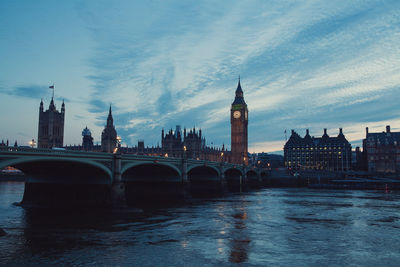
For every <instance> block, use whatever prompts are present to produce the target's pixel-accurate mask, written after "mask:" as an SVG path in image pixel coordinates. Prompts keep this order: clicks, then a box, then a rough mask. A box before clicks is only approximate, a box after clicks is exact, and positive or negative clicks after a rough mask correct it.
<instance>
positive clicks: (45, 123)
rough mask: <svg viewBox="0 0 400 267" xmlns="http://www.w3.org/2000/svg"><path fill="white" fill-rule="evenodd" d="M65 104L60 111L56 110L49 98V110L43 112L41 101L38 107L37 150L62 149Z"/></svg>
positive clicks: (52, 100)
mask: <svg viewBox="0 0 400 267" xmlns="http://www.w3.org/2000/svg"><path fill="white" fill-rule="evenodd" d="M64 118H65V104H64V101H63V103H62V105H61V111H58V110H57V109H56V106H55V105H54V99H53V97H52V98H51V102H50V106H49V109H48V110H46V111H44V109H43V100H41V101H40V107H39V127H38V143H37V147H38V148H53V147H63V141H64Z"/></svg>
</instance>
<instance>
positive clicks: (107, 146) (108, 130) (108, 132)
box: [101, 105, 118, 153]
mask: <svg viewBox="0 0 400 267" xmlns="http://www.w3.org/2000/svg"><path fill="white" fill-rule="evenodd" d="M117 142H118V141H117V131H116V130H115V127H114V120H113V117H112V113H111V105H110V110H109V112H108V117H107V124H106V127H105V128H104V130H103V132H102V133H101V151H103V152H108V153H113V152H114V149H115V148H116V147H117Z"/></svg>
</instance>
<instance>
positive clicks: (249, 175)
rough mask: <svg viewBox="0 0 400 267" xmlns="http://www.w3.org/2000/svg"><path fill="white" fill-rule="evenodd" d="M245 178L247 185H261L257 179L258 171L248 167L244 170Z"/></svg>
mask: <svg viewBox="0 0 400 267" xmlns="http://www.w3.org/2000/svg"><path fill="white" fill-rule="evenodd" d="M246 180H247V184H248V186H249V187H253V188H258V187H260V186H261V182H260V179H259V175H258V173H257V172H256V171H255V170H253V169H249V170H247V172H246Z"/></svg>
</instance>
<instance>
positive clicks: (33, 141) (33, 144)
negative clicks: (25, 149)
mask: <svg viewBox="0 0 400 267" xmlns="http://www.w3.org/2000/svg"><path fill="white" fill-rule="evenodd" d="M29 145H30V146H31V148H35V146H36V142H35V139H33V138H32V140H31V141H29Z"/></svg>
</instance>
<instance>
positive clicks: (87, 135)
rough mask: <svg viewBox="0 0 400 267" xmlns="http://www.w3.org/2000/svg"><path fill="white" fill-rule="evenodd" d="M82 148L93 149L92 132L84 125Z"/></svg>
mask: <svg viewBox="0 0 400 267" xmlns="http://www.w3.org/2000/svg"><path fill="white" fill-rule="evenodd" d="M82 149H83V150H85V151H93V137H92V132H91V131H90V130H89V129H88V127H87V126H86V128H85V129H83V131H82Z"/></svg>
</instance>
